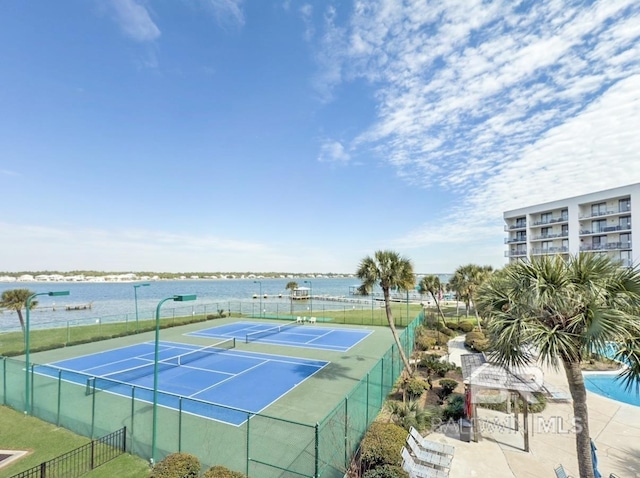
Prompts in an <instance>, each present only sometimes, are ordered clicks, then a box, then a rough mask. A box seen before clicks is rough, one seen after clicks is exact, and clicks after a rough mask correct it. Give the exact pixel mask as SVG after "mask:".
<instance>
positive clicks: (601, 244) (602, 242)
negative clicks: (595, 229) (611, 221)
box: [591, 236, 607, 251]
mask: <svg viewBox="0 0 640 478" xmlns="http://www.w3.org/2000/svg"><path fill="white" fill-rule="evenodd" d="M606 244H607V236H595V237H592V238H591V245H592V246H593V249H594V250H596V251H598V250H600V249H604V248H605V246H606Z"/></svg>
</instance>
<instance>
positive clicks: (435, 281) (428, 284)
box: [418, 275, 445, 325]
mask: <svg viewBox="0 0 640 478" xmlns="http://www.w3.org/2000/svg"><path fill="white" fill-rule="evenodd" d="M418 292H419V293H420V294H426V293H429V295H430V296H431V297H432V298H433V301H434V302H435V303H436V308H437V309H438V314H440V317H442V324H443V325H445V318H444V314H443V313H442V309H441V308H440V299H439V297H440V294H441V293H442V282H440V278H439V277H438V276H436V275H428V276H424V277H423V278H422V279H421V280H420V283H419V284H418Z"/></svg>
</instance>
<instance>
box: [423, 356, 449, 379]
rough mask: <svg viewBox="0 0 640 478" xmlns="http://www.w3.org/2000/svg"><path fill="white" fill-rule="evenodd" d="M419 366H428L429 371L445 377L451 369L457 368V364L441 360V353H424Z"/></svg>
mask: <svg viewBox="0 0 640 478" xmlns="http://www.w3.org/2000/svg"><path fill="white" fill-rule="evenodd" d="M418 366H419V367H422V368H426V369H427V372H428V373H435V374H436V375H437V376H438V377H444V376H445V375H446V374H447V372H448V371H449V370H455V368H456V367H455V365H453V364H451V363H447V362H442V361H440V356H439V355H433V354H427V355H424V356H423V357H422V358H421V359H420V362H418Z"/></svg>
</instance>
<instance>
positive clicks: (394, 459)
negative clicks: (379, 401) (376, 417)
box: [360, 422, 407, 470]
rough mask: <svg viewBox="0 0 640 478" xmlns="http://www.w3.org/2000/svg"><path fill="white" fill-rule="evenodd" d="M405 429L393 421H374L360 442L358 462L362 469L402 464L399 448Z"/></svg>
mask: <svg viewBox="0 0 640 478" xmlns="http://www.w3.org/2000/svg"><path fill="white" fill-rule="evenodd" d="M406 439H407V431H406V430H405V429H404V428H402V427H400V426H398V425H395V424H394V423H382V422H374V423H372V424H371V426H370V427H369V430H367V433H366V434H365V436H364V438H363V439H362V443H361V444H360V462H361V464H362V468H363V469H364V470H370V469H372V468H376V467H380V466H382V465H395V466H400V465H402V458H401V456H400V450H401V449H402V447H403V446H404V444H405V442H406Z"/></svg>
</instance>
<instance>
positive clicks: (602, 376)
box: [582, 343, 640, 407]
mask: <svg viewBox="0 0 640 478" xmlns="http://www.w3.org/2000/svg"><path fill="white" fill-rule="evenodd" d="M616 350H617V348H616V345H615V344H614V343H609V344H607V347H606V349H605V351H604V354H605V355H606V356H607V357H608V358H610V359H613V357H614V356H615V353H616ZM582 375H583V376H584V385H585V387H586V388H587V390H589V391H590V392H593V393H597V394H598V395H602V396H604V397H608V398H611V399H613V400H617V401H619V402H623V403H628V404H629V405H635V406H636V407H640V395H639V394H637V393H636V392H635V387H634V389H633V390H625V387H624V383H623V382H622V380H619V379H618V373H611V372H585V373H583V374H582Z"/></svg>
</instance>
